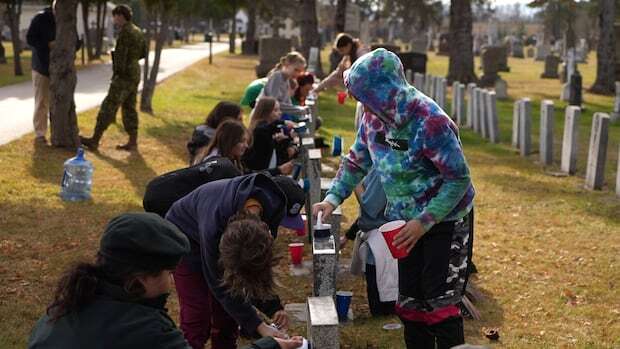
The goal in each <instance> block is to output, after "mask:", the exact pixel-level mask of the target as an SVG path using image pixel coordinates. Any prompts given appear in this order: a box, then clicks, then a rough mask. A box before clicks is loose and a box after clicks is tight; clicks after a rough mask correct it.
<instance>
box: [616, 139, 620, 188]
mask: <svg viewBox="0 0 620 349" xmlns="http://www.w3.org/2000/svg"><path fill="white" fill-rule="evenodd" d="M616 195H617V196H620V147H618V168H617V169H616Z"/></svg>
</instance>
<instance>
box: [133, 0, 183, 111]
mask: <svg viewBox="0 0 620 349" xmlns="http://www.w3.org/2000/svg"><path fill="white" fill-rule="evenodd" d="M144 5H145V12H146V23H147V25H146V37H145V39H146V40H147V42H149V43H150V40H151V38H154V39H155V57H154V58H153V66H152V67H151V68H150V71H149V55H148V52H147V55H146V58H145V59H144V67H143V69H144V79H143V84H142V95H141V97H140V110H141V111H143V112H145V113H150V114H152V113H153V95H154V94H155V86H156V85H157V73H158V72H159V64H160V62H161V52H162V50H163V48H164V43H165V42H166V38H167V37H168V27H169V25H170V20H171V14H172V13H173V11H174V7H175V5H176V2H175V1H174V0H145V1H144ZM149 46H150V45H147V47H149Z"/></svg>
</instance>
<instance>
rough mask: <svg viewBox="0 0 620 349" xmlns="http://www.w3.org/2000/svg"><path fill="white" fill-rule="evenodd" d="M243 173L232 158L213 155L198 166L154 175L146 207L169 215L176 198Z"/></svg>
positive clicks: (147, 191) (148, 186)
mask: <svg viewBox="0 0 620 349" xmlns="http://www.w3.org/2000/svg"><path fill="white" fill-rule="evenodd" d="M242 174H243V173H241V171H240V170H239V169H238V168H237V167H235V165H234V164H233V163H232V161H230V160H229V159H228V158H225V157H213V158H210V159H208V160H206V161H205V162H202V163H200V164H198V165H194V166H191V167H187V168H182V169H179V170H176V171H172V172H168V173H164V174H163V175H161V176H158V177H155V178H153V179H152V180H151V181H150V182H149V183H148V184H147V186H146V191H145V193H144V200H143V201H142V206H143V207H144V210H145V211H146V212H153V213H157V214H158V215H160V216H161V217H164V218H165V216H166V212H168V210H169V209H170V207H171V206H172V204H174V202H175V201H177V200H179V199H181V198H182V197H184V196H185V195H187V194H189V193H191V192H192V191H193V190H194V189H196V188H198V187H199V186H201V185H203V184H205V183H209V182H212V181H216V180H219V179H224V178H233V177H237V176H240V175H242Z"/></svg>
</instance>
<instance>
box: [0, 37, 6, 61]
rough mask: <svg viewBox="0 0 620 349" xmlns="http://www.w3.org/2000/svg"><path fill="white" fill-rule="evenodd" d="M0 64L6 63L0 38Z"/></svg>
mask: <svg viewBox="0 0 620 349" xmlns="http://www.w3.org/2000/svg"><path fill="white" fill-rule="evenodd" d="M0 64H6V51H5V49H4V45H2V40H0Z"/></svg>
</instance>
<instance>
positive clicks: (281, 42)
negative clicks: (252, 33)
mask: <svg viewBox="0 0 620 349" xmlns="http://www.w3.org/2000/svg"><path fill="white" fill-rule="evenodd" d="M291 46H292V42H291V39H285V38H261V39H260V41H259V44H258V56H259V63H258V65H257V66H256V76H257V77H259V78H262V77H265V76H267V73H269V71H270V70H271V69H272V68H273V67H274V66H275V65H276V64H277V63H278V62H280V57H282V56H284V55H286V54H287V53H289V52H290V51H291Z"/></svg>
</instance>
